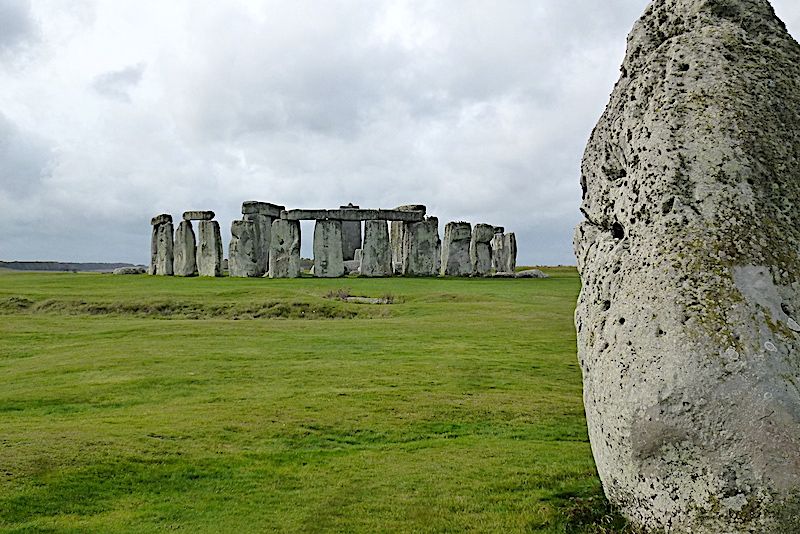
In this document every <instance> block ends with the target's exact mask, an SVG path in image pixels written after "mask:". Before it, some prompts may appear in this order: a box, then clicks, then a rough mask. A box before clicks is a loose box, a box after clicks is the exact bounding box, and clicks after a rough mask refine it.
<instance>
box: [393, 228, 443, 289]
mask: <svg viewBox="0 0 800 534" xmlns="http://www.w3.org/2000/svg"><path fill="white" fill-rule="evenodd" d="M438 241H439V219H437V218H436V217H428V218H427V219H425V220H424V221H420V222H413V223H406V224H405V228H404V229H403V262H402V273H403V275H404V276H433V275H435V274H436V271H435V269H436V250H437V248H438V247H437V242H438Z"/></svg>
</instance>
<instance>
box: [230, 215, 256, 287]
mask: <svg viewBox="0 0 800 534" xmlns="http://www.w3.org/2000/svg"><path fill="white" fill-rule="evenodd" d="M257 224H258V223H257V222H255V221H248V220H242V221H233V222H232V223H231V242H230V245H229V246H228V272H229V274H230V276H232V277H234V278H252V277H255V276H262V275H263V274H264V272H263V271H261V266H260V259H261V256H260V254H259V243H258V237H259V232H258V226H257Z"/></svg>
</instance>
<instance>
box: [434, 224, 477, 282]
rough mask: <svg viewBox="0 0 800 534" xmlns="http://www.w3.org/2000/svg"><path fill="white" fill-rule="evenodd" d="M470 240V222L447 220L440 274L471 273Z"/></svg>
mask: <svg viewBox="0 0 800 534" xmlns="http://www.w3.org/2000/svg"><path fill="white" fill-rule="evenodd" d="M471 241H472V225H471V224H470V223H468V222H449V223H447V224H446V225H445V227H444V241H442V256H441V257H442V261H441V267H440V269H439V274H441V275H442V276H469V275H471V274H472V263H471V261H470V255H469V248H470V243H471Z"/></svg>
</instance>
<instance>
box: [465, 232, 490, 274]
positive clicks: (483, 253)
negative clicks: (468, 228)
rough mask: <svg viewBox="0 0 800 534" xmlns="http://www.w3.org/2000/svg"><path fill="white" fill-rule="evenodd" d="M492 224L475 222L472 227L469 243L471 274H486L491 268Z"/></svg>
mask: <svg viewBox="0 0 800 534" xmlns="http://www.w3.org/2000/svg"><path fill="white" fill-rule="evenodd" d="M493 237H494V226H492V225H490V224H476V225H475V228H473V229H472V239H471V240H470V243H469V261H470V264H471V267H472V275H473V276H486V275H487V274H489V271H491V270H492V247H491V242H492V238H493Z"/></svg>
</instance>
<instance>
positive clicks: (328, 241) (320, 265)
mask: <svg viewBox="0 0 800 534" xmlns="http://www.w3.org/2000/svg"><path fill="white" fill-rule="evenodd" d="M343 261H344V260H343V259H342V221H334V220H322V221H317V222H316V223H315V224H314V276H316V277H318V278H338V277H339V276H342V275H344V264H343V263H342V262H343Z"/></svg>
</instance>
